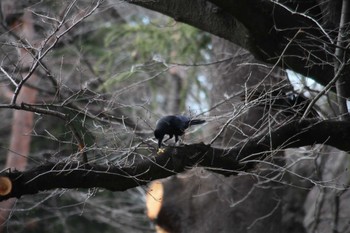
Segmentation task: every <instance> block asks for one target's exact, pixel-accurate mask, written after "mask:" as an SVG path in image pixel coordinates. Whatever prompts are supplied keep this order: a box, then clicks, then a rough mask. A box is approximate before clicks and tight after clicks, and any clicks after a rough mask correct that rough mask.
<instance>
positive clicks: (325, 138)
mask: <svg viewBox="0 0 350 233" xmlns="http://www.w3.org/2000/svg"><path fill="white" fill-rule="evenodd" d="M349 140H350V123H349V122H341V121H321V122H318V121H317V120H304V121H301V122H299V121H292V122H290V123H289V124H286V125H284V126H281V127H279V128H278V129H276V130H274V131H272V132H271V133H269V134H264V135H263V136H260V137H256V138H252V139H249V140H247V141H244V142H242V143H241V146H237V147H234V148H227V149H221V148H214V147H212V146H210V145H205V144H203V143H199V144H192V145H183V146H180V147H169V148H167V149H166V150H165V152H164V153H163V154H161V155H158V156H153V157H142V158H141V157H139V159H136V160H135V161H134V162H133V163H132V164H126V165H92V164H81V163H79V162H68V163H47V164H43V165H41V166H38V167H35V168H33V169H31V170H28V171H24V172H19V171H7V172H4V173H3V174H1V176H0V194H1V193H2V196H0V201H1V200H6V199H8V198H11V197H17V198H19V197H21V196H22V195H26V194H35V193H38V192H40V191H44V190H50V189H55V188H92V187H100V188H105V189H108V190H111V191H124V190H127V189H130V188H133V187H137V186H140V185H145V184H147V183H149V182H150V181H152V180H155V179H160V178H165V177H169V176H172V175H174V174H176V173H180V172H183V171H185V170H186V169H189V168H191V167H194V166H201V167H205V168H207V169H210V170H212V171H214V172H217V173H222V174H225V175H230V174H237V172H238V171H245V170H248V169H251V168H252V167H253V166H254V164H255V163H253V162H249V161H256V160H263V159H264V158H265V157H266V156H267V155H269V153H271V151H273V150H278V149H285V148H292V147H300V146H306V145H314V144H326V145H331V146H334V147H337V148H338V149H340V150H344V151H350V143H348V142H349ZM7 187H8V189H7ZM5 190H6V191H5Z"/></svg>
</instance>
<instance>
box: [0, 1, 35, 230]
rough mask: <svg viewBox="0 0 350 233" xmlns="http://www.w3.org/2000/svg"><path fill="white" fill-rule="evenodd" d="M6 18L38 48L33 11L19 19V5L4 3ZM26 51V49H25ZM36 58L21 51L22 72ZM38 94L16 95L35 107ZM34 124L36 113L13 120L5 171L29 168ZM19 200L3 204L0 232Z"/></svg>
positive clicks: (30, 90)
mask: <svg viewBox="0 0 350 233" xmlns="http://www.w3.org/2000/svg"><path fill="white" fill-rule="evenodd" d="M2 9H3V11H4V12H3V15H4V18H5V19H9V18H12V19H11V21H8V23H9V25H8V26H9V27H10V29H11V30H12V31H13V32H15V33H16V34H17V35H18V36H20V37H21V38H22V39H23V40H24V41H28V42H29V43H30V44H31V45H35V42H34V36H35V31H34V25H33V19H32V15H31V12H30V11H25V12H24V14H23V15H22V16H20V17H18V18H14V17H17V16H16V15H17V14H15V13H14V12H15V10H17V9H16V6H15V2H11V1H7V2H6V1H5V2H3V3H2ZM24 47H25V46H24ZM32 56H33V55H31V54H30V52H29V51H28V49H25V48H20V47H19V48H18V59H19V63H20V68H21V69H22V70H25V71H26V70H29V68H30V67H31V65H32V64H33V57H32ZM27 74H28V72H22V73H21V75H22V77H25V76H26V75H27ZM37 82H38V77H37V76H36V75H35V74H32V75H31V77H30V79H28V81H27V82H26V83H27V84H31V85H36V84H37ZM37 93H38V92H37V90H35V89H33V88H30V87H27V86H23V87H22V88H21V90H20V91H19V92H18V93H16V94H14V96H15V95H17V101H16V103H19V104H20V103H29V104H31V103H35V101H36V96H37ZM33 122H34V113H33V112H26V111H14V114H13V119H12V129H11V138H10V145H9V152H8V154H7V159H6V164H5V168H9V169H16V170H20V171H23V170H25V168H26V166H27V158H28V156H29V151H30V142H31V132H32V128H33ZM15 201H16V199H10V200H7V201H4V202H1V203H0V208H1V211H0V226H1V228H0V232H3V231H4V227H5V224H6V221H7V218H8V216H9V214H10V212H11V209H12V207H13V205H14V203H15Z"/></svg>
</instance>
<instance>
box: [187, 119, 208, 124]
mask: <svg viewBox="0 0 350 233" xmlns="http://www.w3.org/2000/svg"><path fill="white" fill-rule="evenodd" d="M204 122H205V120H201V119H192V120H191V121H190V124H189V125H200V124H203V123H204Z"/></svg>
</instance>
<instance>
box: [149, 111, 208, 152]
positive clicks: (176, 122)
mask: <svg viewBox="0 0 350 233" xmlns="http://www.w3.org/2000/svg"><path fill="white" fill-rule="evenodd" d="M204 122H205V120H201V119H191V118H190V117H187V116H182V115H170V116H164V117H162V118H160V119H159V120H158V122H157V126H156V129H155V130H154V136H155V137H156V139H158V148H160V147H161V146H162V141H163V138H164V135H165V134H168V135H169V138H168V139H166V140H165V141H164V142H166V141H168V140H169V139H171V138H173V136H174V135H175V143H176V142H177V141H178V140H179V136H181V135H183V134H184V133H185V129H187V128H188V127H189V126H191V125H198V124H203V123H204Z"/></svg>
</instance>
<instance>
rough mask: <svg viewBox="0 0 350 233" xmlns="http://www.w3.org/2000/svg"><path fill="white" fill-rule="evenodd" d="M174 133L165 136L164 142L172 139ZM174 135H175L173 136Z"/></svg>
mask: <svg viewBox="0 0 350 233" xmlns="http://www.w3.org/2000/svg"><path fill="white" fill-rule="evenodd" d="M173 136H174V135H172V134H171V135H169V138H167V139H166V140H164V142H167V141H168V140H169V139H172V138H173ZM175 137H176V136H175Z"/></svg>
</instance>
